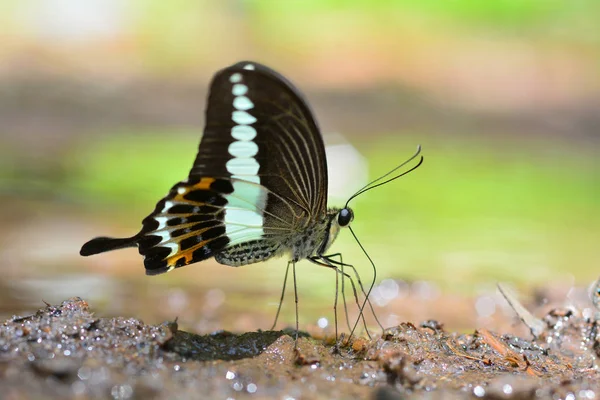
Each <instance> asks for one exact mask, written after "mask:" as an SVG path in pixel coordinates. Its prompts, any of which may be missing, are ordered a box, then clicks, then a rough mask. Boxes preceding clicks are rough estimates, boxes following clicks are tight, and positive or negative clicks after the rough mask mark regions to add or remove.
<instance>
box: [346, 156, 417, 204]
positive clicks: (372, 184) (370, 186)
mask: <svg viewBox="0 0 600 400" xmlns="http://www.w3.org/2000/svg"><path fill="white" fill-rule="evenodd" d="M419 154H421V145H418V146H417V151H416V152H415V154H413V155H412V156H411V157H410V158H409V159H408V160H406V161H404V162H403V163H402V164H400V165H398V166H397V167H394V168H393V169H392V170H391V171H389V172H387V173H385V174H383V175H382V176H380V177H379V178H377V179H375V180H372V181H371V182H369V183H367V184H366V185H365V186H363V187H362V188H360V189H359V190H358V191H357V192H356V193H354V194H353V195H352V196H350V198H349V199H348V201H346V205H345V206H344V208H347V207H348V204H349V203H350V201H351V200H352V199H354V198H355V197H357V196H359V195H361V194H363V193H364V192H366V191H369V190H371V189H374V188H376V187H378V186H381V185H385V184H386V183H389V182H391V181H393V180H396V179H398V178H400V177H401V176H404V175H406V174H408V173H409V172H412V171H414V170H415V169H417V168H419V166H420V165H421V164H422V163H423V156H421V157H420V158H419V162H418V163H417V165H415V166H414V167H412V168H411V169H409V170H408V171H405V172H403V173H401V174H398V175H396V176H394V177H392V178H389V179H387V180H385V181H383V182H380V181H381V180H382V179H385V178H386V177H388V176H390V175H391V174H393V173H394V172H396V171H397V170H398V169H400V168H402V167H403V166H405V165H406V164H408V163H409V162H411V161H412V160H414V159H415V158H416V157H417V156H418V155H419ZM378 182H379V183H378Z"/></svg>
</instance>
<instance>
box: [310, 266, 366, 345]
mask: <svg viewBox="0 0 600 400" xmlns="http://www.w3.org/2000/svg"><path fill="white" fill-rule="evenodd" d="M308 260H309V261H310V262H312V263H313V264H317V265H320V266H322V267H327V268H331V269H333V270H334V271H336V288H335V289H336V293H335V306H334V314H335V331H336V335H335V336H336V343H337V339H338V334H337V332H338V331H337V298H338V291H339V290H338V289H339V287H338V281H337V275H342V281H343V279H344V278H346V279H348V280H349V281H350V283H351V284H352V292H353V294H354V299H355V301H356V305H357V307H359V309H360V304H359V302H358V294H357V291H356V285H355V284H354V279H352V277H351V276H350V275H348V274H347V273H346V272H344V271H343V270H342V269H341V268H339V267H337V266H336V265H335V264H336V263H337V264H339V262H337V261H336V262H335V263H334V262H332V260H330V259H328V258H327V257H323V256H314V257H310V258H308ZM334 261H335V260H334ZM344 266H347V264H344ZM367 334H368V332H367ZM350 336H352V333H351V334H350ZM336 346H337V345H336Z"/></svg>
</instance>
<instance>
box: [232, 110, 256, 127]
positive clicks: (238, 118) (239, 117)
mask: <svg viewBox="0 0 600 400" xmlns="http://www.w3.org/2000/svg"><path fill="white" fill-rule="evenodd" d="M231 119H233V122H235V123H236V124H240V125H250V124H253V123H255V122H256V118H254V117H253V116H252V115H250V114H248V113H247V112H246V111H234V112H233V114H232V116H231Z"/></svg>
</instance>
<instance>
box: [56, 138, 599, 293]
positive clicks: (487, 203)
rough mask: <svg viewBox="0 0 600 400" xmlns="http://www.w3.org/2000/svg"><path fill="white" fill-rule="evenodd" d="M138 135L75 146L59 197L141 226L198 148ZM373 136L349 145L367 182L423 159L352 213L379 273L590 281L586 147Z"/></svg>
mask: <svg viewBox="0 0 600 400" xmlns="http://www.w3.org/2000/svg"><path fill="white" fill-rule="evenodd" d="M141 135H142V133H141V132H140V133H136V132H130V133H122V134H120V135H106V136H103V135H98V136H97V139H95V141H94V142H93V143H89V142H86V143H85V144H84V143H82V144H81V146H78V147H77V150H76V151H73V152H72V154H71V158H67V159H65V163H66V167H65V169H66V170H68V171H71V174H72V175H71V176H70V178H69V179H68V180H67V181H65V186H63V187H62V188H60V190H61V191H62V195H63V196H64V195H68V194H70V195H71V196H73V198H76V199H81V200H82V201H83V202H84V203H86V204H89V205H90V206H92V207H93V208H95V209H96V211H102V210H104V211H105V213H108V212H107V210H108V209H110V210H111V211H110V214H112V215H120V216H121V217H114V218H115V222H116V221H120V222H123V221H127V223H123V224H124V225H127V226H128V225H131V224H133V225H135V227H137V225H136V224H138V223H139V221H140V220H141V219H142V218H143V217H145V216H146V215H147V213H149V212H150V211H151V210H152V209H153V207H154V204H155V203H156V201H158V199H160V198H161V197H162V196H163V195H164V194H166V193H167V191H168V190H169V189H170V187H171V186H172V185H173V184H174V183H175V182H177V181H179V180H182V179H184V178H185V177H186V176H187V173H188V171H189V168H190V166H191V164H192V162H193V159H194V155H195V152H196V146H197V143H198V137H197V136H198V135H197V134H195V133H192V132H176V131H163V132H155V133H154V134H147V133H144V134H143V135H144V136H143V140H141V138H142V136H141ZM378 137H379V140H377V141H375V142H372V143H370V142H366V141H364V139H362V140H361V139H360V138H356V146H357V148H358V149H359V150H360V151H361V152H364V154H365V155H366V156H367V158H368V159H369V160H370V164H371V167H370V171H371V175H372V176H373V177H375V176H376V175H378V174H381V173H383V172H385V171H387V170H389V169H390V168H391V167H393V166H394V165H397V164H398V163H399V162H401V161H402V160H403V159H404V158H406V157H407V156H408V155H409V154H410V153H411V152H412V151H413V149H414V146H415V144H416V143H422V144H423V146H424V154H425V163H424V164H423V165H422V166H421V168H419V169H418V170H416V171H414V172H413V173H411V174H410V175H407V176H406V177H403V178H401V180H399V181H396V182H394V183H392V184H390V185H388V186H385V187H381V188H378V189H376V190H373V191H371V192H369V193H368V194H366V195H364V196H362V197H360V198H358V199H357V200H355V201H354V203H353V204H352V206H353V207H354V208H355V213H356V219H355V222H354V225H353V226H354V227H355V229H356V232H357V233H358V234H359V235H360V239H361V240H362V241H363V243H364V244H365V246H366V247H367V249H369V250H370V253H371V256H372V257H373V258H374V259H375V260H376V261H377V265H378V268H379V271H380V273H381V274H382V275H383V276H394V277H397V278H404V279H432V280H435V281H437V282H439V283H440V284H442V285H443V286H444V287H445V288H447V289H448V288H450V289H452V290H456V289H459V290H466V291H467V292H471V291H473V290H474V287H473V282H483V281H490V280H492V281H495V280H502V279H510V280H512V281H517V282H521V283H525V282H528V283H530V284H531V283H535V282H538V283H539V282H544V281H546V280H548V279H550V280H553V279H563V276H564V274H565V273H566V272H567V271H568V273H569V274H573V275H574V276H575V277H576V279H578V280H580V281H583V282H586V281H588V280H590V279H591V278H593V276H590V272H591V271H592V270H593V265H592V264H593V260H594V259H597V257H598V250H597V246H596V244H595V243H598V242H600V216H598V214H597V212H596V211H597V205H598V199H600V184H599V180H600V177H599V175H598V168H596V159H595V154H594V150H593V149H591V148H588V149H586V148H585V147H581V146H580V145H570V144H568V143H564V142H563V141H562V140H559V139H554V140H553V139H549V138H546V139H543V140H544V146H540V140H539V138H538V139H536V138H526V137H520V138H517V137H512V138H509V139H507V138H502V140H500V139H497V140H496V141H494V139H490V138H487V139H481V138H479V139H477V138H472V137H466V136H463V137H460V136H456V137H453V138H452V140H451V141H448V140H443V141H440V140H439V139H435V138H433V137H431V136H430V135H427V134H422V135H421V134H416V133H414V132H398V133H393V134H388V135H379V136H378ZM490 141H491V142H493V143H492V145H491V146H490ZM135 227H134V228H135ZM135 229H137V228H135ZM135 229H134V230H135ZM338 241H339V243H337V244H336V246H335V248H336V249H341V250H343V252H344V253H345V256H346V257H347V259H348V260H355V259H356V260H362V258H363V256H361V254H360V250H359V248H358V246H357V245H356V244H355V243H353V242H352V239H351V236H350V235H349V234H348V233H347V232H345V233H343V234H342V235H340V239H339V240H338ZM278 262H281V261H280V260H279V261H278ZM361 263H362V262H361ZM364 268H365V267H364V266H363V267H362V270H363V271H364ZM315 279H317V281H315V282H314V283H315V287H318V278H315Z"/></svg>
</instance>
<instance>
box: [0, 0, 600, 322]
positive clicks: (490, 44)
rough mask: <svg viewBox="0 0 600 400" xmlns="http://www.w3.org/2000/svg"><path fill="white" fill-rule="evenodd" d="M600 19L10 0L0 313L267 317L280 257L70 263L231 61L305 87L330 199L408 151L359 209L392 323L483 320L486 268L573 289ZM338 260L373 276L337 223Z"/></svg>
mask: <svg viewBox="0 0 600 400" xmlns="http://www.w3.org/2000/svg"><path fill="white" fill-rule="evenodd" d="M598 15H600V3H598V2H597V1H593V0H589V1H585V0H582V1H577V2H566V1H540V0H489V1H470V0H453V1H431V0H403V1H391V0H388V1H386V0H379V1H375V0H370V1H367V0H354V1H339V0H319V1H317V0H305V1H296V0H289V1H275V0H272V1H267V0H263V1H250V0H246V1H244V0H227V1H208V0H204V1H202V0H196V1H191V0H176V1H170V2H165V1H159V0H144V1H141V0H129V1H118V0H90V1H86V2H81V1H79V0H18V1H17V0H4V1H3V2H2V4H1V5H0V26H2V34H1V35H0V122H1V123H0V204H1V205H2V207H1V209H0V216H1V217H2V225H1V228H0V255H1V256H2V262H1V263H0V272H1V274H0V293H2V294H1V295H0V299H1V306H0V314H1V315H2V316H4V317H7V316H10V315H12V314H14V313H24V312H27V311H31V310H35V309H36V308H38V307H39V306H40V305H41V301H42V300H45V301H48V302H51V303H52V302H56V301H60V300H62V299H64V298H66V297H70V296H75V295H78V296H82V297H84V298H86V299H87V300H89V301H90V302H91V303H93V306H94V307H95V309H96V310H97V311H98V312H99V313H100V314H103V315H114V314H126V315H133V316H136V317H144V318H146V319H148V320H149V321H150V322H159V321H160V320H161V318H163V319H164V318H173V317H175V316H176V315H178V316H179V317H180V321H182V323H183V324H184V325H185V326H191V327H192V329H196V330H201V331H202V330H203V331H207V330H213V329H219V328H226V329H237V330H243V329H256V328H267V327H268V325H269V324H268V322H265V321H269V320H270V319H271V318H272V317H273V316H274V312H275V310H276V306H277V300H278V298H279V295H278V293H279V290H280V287H281V281H282V279H283V272H284V266H285V260H275V261H273V262H269V263H266V264H265V265H256V266H248V267H244V268H239V269H235V268H229V267H226V266H221V265H218V264H216V263H215V262H214V261H207V262H204V263H202V264H196V265H193V266H189V267H186V268H183V269H181V270H178V271H177V272H174V273H172V274H168V275H163V276H159V277H152V278H150V277H146V276H144V270H143V265H142V259H141V258H140V257H139V255H137V252H136V251H135V250H125V251H119V252H114V253H110V254H105V255H102V256H96V257H92V258H81V257H79V255H78V250H79V247H80V246H81V244H82V243H84V242H85V241H86V240H88V239H89V238H91V237H94V236H97V235H114V236H119V235H123V236H128V235H131V234H133V233H135V232H137V230H138V229H139V226H140V221H141V219H142V218H143V217H145V216H146V215H147V214H148V213H149V212H150V211H151V210H152V209H153V208H154V204H155V203H156V201H157V200H158V199H160V198H161V197H162V196H163V195H164V194H165V193H166V192H167V191H168V189H169V188H170V187H171V185H172V184H173V183H175V182H177V181H178V180H181V179H183V178H184V177H185V176H186V175H187V173H188V170H189V168H190V166H191V163H192V161H193V159H194V156H195V152H196V149H197V144H198V142H199V139H200V136H201V132H202V126H203V120H204V115H203V112H204V111H203V110H204V107H205V96H206V94H207V85H208V82H209V80H210V77H211V76H212V74H213V73H214V72H215V71H216V70H218V69H220V68H223V67H224V66H227V65H229V64H232V63H234V62H236V61H239V60H242V59H249V60H256V61H259V62H262V63H264V64H267V65H269V66H271V67H273V68H275V69H277V70H278V71H280V72H281V73H283V74H284V75H286V76H287V77H288V78H290V79H291V80H292V81H293V82H295V83H296V84H297V85H298V86H299V87H300V89H301V90H302V91H303V92H304V93H305V94H306V95H307V97H308V99H309V101H310V102H311V104H312V107H313V109H314V110H315V113H316V116H317V118H318V120H319V122H320V125H321V127H322V130H323V133H324V136H325V141H326V142H327V144H328V145H332V146H333V147H330V149H331V148H336V149H338V150H339V151H332V152H331V153H330V156H331V157H330V160H329V161H330V163H331V169H332V171H331V180H332V182H331V185H332V186H334V187H335V190H332V198H331V200H332V205H340V204H341V203H343V201H344V198H345V197H347V196H348V194H349V193H351V192H352V190H353V189H355V188H356V187H357V186H360V184H361V183H363V182H364V180H365V179H366V174H367V171H368V175H369V176H370V177H376V176H378V175H379V174H381V173H383V172H385V171H387V170H388V169H390V168H391V167H393V166H395V165H397V164H398V163H399V162H401V161H403V160H404V159H406V158H407V157H408V156H410V155H411V154H412V152H414V150H415V148H416V146H417V144H421V145H422V146H423V153H424V155H425V163H424V164H423V166H422V167H421V168H420V169H418V170H417V171H415V172H413V173H411V174H410V175H408V176H406V177H404V178H402V179H401V180H399V181H396V182H394V183H393V184H390V185H387V186H385V187H382V188H379V189H377V190H374V191H372V192H369V194H368V195H365V196H362V197H360V198H358V199H357V200H356V201H355V202H354V203H353V204H352V205H353V208H354V210H355V214H356V219H355V222H354V225H353V226H354V228H355V231H356V233H357V235H358V236H359V238H360V239H361V241H362V243H363V245H364V246H365V248H366V249H367V250H368V251H369V254H370V255H371V257H372V258H373V260H374V261H375V263H376V265H377V269H378V286H377V288H376V291H375V294H374V298H373V299H374V302H375V303H376V305H375V306H376V308H378V313H380V315H383V320H384V321H383V322H384V325H386V324H388V325H390V324H393V323H397V322H398V321H401V320H406V319H413V318H414V319H417V320H421V319H427V318H432V317H436V318H442V319H443V320H444V321H446V322H448V323H449V324H450V325H452V326H458V327H468V326H472V325H473V324H482V323H483V324H486V323H490V321H491V320H492V319H493V318H494V317H495V316H496V315H499V314H501V310H504V308H503V307H504V306H503V305H502V304H501V303H502V301H501V300H500V299H498V298H497V295H496V294H495V292H494V285H495V283H496V282H497V281H505V282H509V283H511V284H513V285H515V286H518V287H521V288H534V287H546V288H551V289H552V290H549V291H546V292H543V293H546V294H545V295H544V296H546V297H547V296H551V295H549V294H548V293H553V292H560V293H562V294H565V293H570V292H569V290H570V288H571V287H572V286H573V285H578V286H585V285H587V284H589V283H590V282H591V281H593V280H594V279H596V278H597V277H598V275H599V266H600V246H599V243H600V213H599V212H598V211H599V204H600V161H599V159H598V157H599V155H600V151H599V150H600V113H599V110H600V79H599V77H600V25H599V24H598V18H597V17H598ZM358 154H360V155H362V156H359V155H358ZM334 250H340V251H342V252H343V253H344V257H345V260H347V261H351V262H352V263H354V264H355V265H356V266H357V268H358V270H359V272H360V274H361V276H362V277H363V280H364V281H366V282H369V281H370V279H371V277H372V271H371V268H370V266H369V264H368V263H367V262H366V259H365V258H364V256H363V255H362V253H361V252H360V249H359V248H358V246H357V245H356V243H355V242H353V240H352V238H351V236H350V234H349V232H342V234H341V235H340V238H339V239H338V241H337V242H336V245H335V246H334ZM305 264H306V265H305ZM298 274H299V292H300V314H301V324H304V327H309V328H310V327H311V326H316V324H317V321H318V318H319V317H323V318H326V319H328V320H329V321H331V317H332V313H331V303H332V300H333V290H334V289H333V288H334V286H333V284H334V282H335V280H334V275H333V274H332V273H331V271H327V270H322V269H319V268H318V267H316V266H314V265H312V264H308V263H303V264H301V265H300V266H299V272H298ZM380 282H382V283H381V284H379V283H380ZM289 294H290V296H289V297H288V300H287V302H286V303H285V305H284V316H283V319H284V321H285V323H291V322H293V318H294V317H293V307H292V305H293V301H292V298H291V292H290V293H289ZM540 301H541V302H544V301H545V300H543V299H542V300H540ZM320 325H321V326H323V325H324V323H323V321H321V324H320ZM330 327H331V324H330V326H329V328H330ZM329 328H327V329H329Z"/></svg>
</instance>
